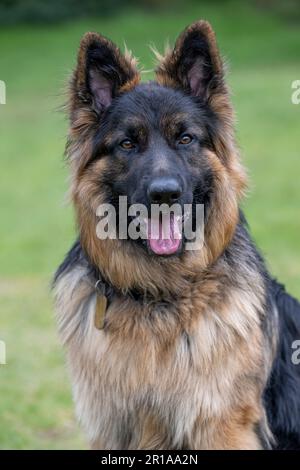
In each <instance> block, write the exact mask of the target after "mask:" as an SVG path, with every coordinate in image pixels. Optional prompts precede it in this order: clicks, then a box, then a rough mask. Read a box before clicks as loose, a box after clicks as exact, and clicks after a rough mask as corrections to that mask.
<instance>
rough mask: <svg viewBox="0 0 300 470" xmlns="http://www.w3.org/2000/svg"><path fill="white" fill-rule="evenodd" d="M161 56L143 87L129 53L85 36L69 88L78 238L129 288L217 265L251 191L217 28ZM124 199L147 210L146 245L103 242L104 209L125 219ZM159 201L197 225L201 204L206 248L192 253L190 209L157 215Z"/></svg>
mask: <svg viewBox="0 0 300 470" xmlns="http://www.w3.org/2000/svg"><path fill="white" fill-rule="evenodd" d="M158 59H159V63H158V66H157V69H156V80H155V81H153V82H148V83H141V82H140V74H139V72H138V69H137V65H136V60H135V59H133V58H132V57H131V55H130V54H129V53H128V52H126V53H125V54H124V55H123V54H122V53H121V52H120V50H119V49H118V48H117V47H116V46H115V45H114V44H113V43H112V42H110V41H109V40H108V39H106V38H104V37H102V36H100V35H98V34H95V33H87V34H86V35H85V36H84V38H83V39H82V41H81V45H80V49H79V54H78V62H77V67H76V70H75V72H74V74H73V77H72V81H71V87H70V103H69V110H70V134H69V141H68V145H67V154H68V155H69V159H70V162H71V168H72V175H73V177H72V197H73V201H74V203H75V207H76V211H77V217H78V223H79V231H80V236H81V241H82V244H83V247H84V248H85V250H86V252H87V254H88V255H89V256H90V258H91V260H92V261H93V262H94V263H95V264H96V265H98V266H99V267H100V268H101V269H102V270H104V273H105V275H106V276H107V277H108V278H110V280H111V281H112V282H114V283H115V284H117V285H118V287H121V288H124V289H126V288H128V287H132V285H144V286H147V285H152V284H153V283H155V278H156V279H157V280H158V279H160V281H159V282H160V283H161V284H163V283H164V282H165V283H166V284H169V283H170V275H171V273H172V272H173V273H174V272H176V269H177V268H178V269H179V268H180V269H181V271H182V270H184V268H186V269H187V271H193V270H194V269H198V268H200V269H203V268H204V267H206V266H207V265H208V264H209V263H211V262H213V261H214V260H215V259H216V258H217V257H218V256H219V255H220V254H221V253H222V252H223V251H224V249H225V248H226V246H227V245H228V243H229V242H230V240H231V238H232V236H233V233H234V230H235V227H236V224H237V221H238V201H239V198H240V196H241V194H242V191H243V188H244V186H245V175H244V172H243V169H242V167H241V165H240V163H239V157H238V153H237V150H236V146H235V142H234V137H233V113H232V108H231V104H230V100H229V96H228V90H227V87H226V84H225V82H224V69H223V64H222V60H221V58H220V55H219V52H218V49H217V44H216V40H215V35H214V33H213V30H212V28H211V26H210V25H209V24H208V23H207V22H205V21H199V22H196V23H194V24H192V25H191V26H189V27H188V28H187V29H186V30H185V31H184V32H183V33H182V34H181V35H180V36H179V38H178V40H177V41H176V44H175V47H174V48H173V49H171V50H168V51H167V52H166V53H165V55H164V56H158ZM120 196H123V197H126V204H127V208H128V207H130V206H131V205H133V204H137V205H143V207H145V208H146V209H147V211H148V212H147V216H146V220H147V222H148V226H147V229H146V237H145V238H142V237H139V238H137V239H134V240H132V239H130V238H129V239H120V237H119V236H117V237H116V239H105V240H101V239H100V238H99V237H98V236H97V230H96V227H97V223H98V218H97V210H98V207H99V206H101V204H102V205H103V204H111V205H112V206H113V207H114V208H115V210H116V214H117V215H118V214H119V210H120V209H119V208H120V206H119V200H120ZM161 204H163V206H164V207H167V208H170V207H171V208H172V207H173V205H174V204H175V205H176V207H177V208H181V209H184V207H186V206H188V207H190V208H191V209H190V211H189V213H188V216H189V217H190V218H191V219H192V221H193V227H194V228H195V223H196V221H195V207H196V205H197V204H202V205H203V206H204V214H205V221H204V222H205V225H204V244H203V246H202V247H201V249H200V250H195V252H188V251H187V250H186V249H185V248H186V238H185V233H184V231H182V221H183V219H184V210H182V214H183V215H182V216H181V215H180V216H178V213H176V215H174V213H171V215H170V217H169V218H166V219H164V218H163V217H161V214H160V215H159V216H157V214H156V215H155V216H153V214H152V212H151V208H152V206H153V205H161ZM144 218H145V217H144ZM130 222H131V217H130V215H128V214H127V217H126V224H127V225H128V224H130ZM149 227H151V228H149ZM118 228H119V227H117V229H118ZM153 228H154V229H156V231H157V233H156V236H153ZM166 233H167V235H165V234H166ZM176 234H178V236H175V235H176ZM164 278H165V281H164Z"/></svg>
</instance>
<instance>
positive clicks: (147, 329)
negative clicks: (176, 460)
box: [56, 265, 265, 449]
mask: <svg viewBox="0 0 300 470" xmlns="http://www.w3.org/2000/svg"><path fill="white" fill-rule="evenodd" d="M85 269H86V268H85V267H83V266H80V265H78V266H75V267H73V269H72V270H70V271H69V272H67V273H64V274H63V275H61V276H60V277H59V278H58V280H57V282H56V300H57V311H58V322H59V330H60V334H61V336H62V340H63V342H64V344H65V346H66V348H67V355H68V359H69V364H70V369H71V376H72V383H73V393H74V400H75V403H76V411H77V415H78V417H79V420H80V421H81V422H82V424H83V426H84V428H85V429H86V432H87V434H88V436H89V440H90V441H91V442H92V443H97V444H96V445H97V446H98V447H99V446H100V447H102V448H103V447H104V448H120V449H121V448H128V447H129V448H153V447H154V448H162V447H165V448H166V447H168V448H180V447H181V448H182V447H184V446H185V447H188V448H209V447H210V448H211V446H213V443H212V442H211V440H214V439H215V436H214V429H211V431H209V423H210V422H213V423H214V425H213V427H214V428H215V427H216V425H217V423H220V425H222V423H223V422H225V421H226V420H228V419H229V417H230V416H232V413H233V411H234V412H236V410H240V414H241V418H240V419H243V416H244V415H247V419H249V423H250V424H251V426H252V425H254V424H255V422H259V421H260V419H261V418H262V416H261V411H260V403H259V393H260V391H261V388H263V385H264V379H265V377H264V376H265V373H264V372H263V371H262V369H261V364H262V354H263V348H262V333H261V329H260V319H259V310H260V304H261V298H260V296H259V292H256V295H254V294H253V293H251V294H247V291H242V290H239V289H237V288H233V287H232V286H231V293H230V296H228V295H226V296H225V295H224V296H223V302H222V303H220V305H219V306H218V303H219V300H212V301H211V302H207V298H206V295H205V294H204V290H207V289H208V286H207V285H205V287H204V288H202V289H201V288H199V284H197V281H195V283H194V284H193V285H191V288H190V290H189V292H187V291H186V292H185V294H184V296H182V298H181V299H177V300H176V302H172V301H170V302H162V301H161V302H152V303H151V302H150V303H149V302H148V303H147V302H145V303H144V304H143V303H140V302H137V301H134V300H132V299H130V298H118V297H117V298H116V299H114V301H113V302H112V304H111V305H110V307H109V309H108V310H107V312H106V326H105V328H104V330H101V331H99V330H97V329H96V328H95V326H94V315H95V304H96V293H95V290H94V286H93V283H92V282H91V281H90V279H89V275H88V272H85ZM209 283H210V285H213V287H211V289H216V292H214V295H213V296H212V299H214V298H216V299H218V297H219V296H220V294H222V293H220V292H217V289H220V285H219V284H212V280H210V281H209ZM256 285H257V283H256ZM211 289H208V292H209V291H210V290H211ZM204 305H205V308H204ZM258 383H259V384H261V385H258ZM233 388H234V389H235V391H236V393H235V394H233V393H232V390H233ZM249 410H251V412H250V418H249ZM199 423H200V424H199ZM201 423H202V425H203V426H204V424H205V431H203V432H201V431H199V430H201V428H202V426H201ZM251 426H250V427H251ZM195 430H197V432H196V431H195ZM218 432H219V430H218ZM99 436H101V442H99ZM254 445H257V443H253V446H254Z"/></svg>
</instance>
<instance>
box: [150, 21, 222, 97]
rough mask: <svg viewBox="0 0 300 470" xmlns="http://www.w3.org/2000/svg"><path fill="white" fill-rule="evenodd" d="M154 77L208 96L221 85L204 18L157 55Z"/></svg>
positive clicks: (210, 31)
mask: <svg viewBox="0 0 300 470" xmlns="http://www.w3.org/2000/svg"><path fill="white" fill-rule="evenodd" d="M156 77H157V81H158V82H159V83H160V84H162V85H165V86H172V87H175V88H182V89H183V90H184V91H185V92H187V93H189V94H191V95H193V96H197V97H199V98H201V99H203V100H207V99H208V98H209V97H210V95H211V94H213V93H214V92H216V91H220V90H222V89H223V86H224V83H223V78H224V72H223V64H222V60H221V58H220V55H219V51H218V47H217V43H216V38H215V34H214V31H213V29H212V27H211V26H210V24H209V23H208V22H207V21H203V20H201V21H197V22H196V23H193V24H192V25H190V26H189V27H187V28H186V29H185V30H184V31H183V32H182V33H181V35H180V36H179V37H178V39H177V41H176V44H175V47H174V49H173V50H170V51H168V52H167V53H166V54H165V56H164V57H160V61H159V64H158V66H157V69H156Z"/></svg>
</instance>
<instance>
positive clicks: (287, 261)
mask: <svg viewBox="0 0 300 470" xmlns="http://www.w3.org/2000/svg"><path fill="white" fill-rule="evenodd" d="M187 5H189V6H188V7H185V9H184V10H183V11H182V10H178V11H177V10H174V11H173V12H172V13H170V12H160V13H152V14H150V13H144V12H139V11H132V12H127V13H126V14H125V13H123V14H121V15H120V16H116V17H113V18H108V19H107V18H105V19H92V20H81V21H76V22H72V23H68V24H61V25H55V26H44V27H29V26H23V27H18V28H10V29H5V28H2V29H1V31H0V44H1V71H0V79H1V80H4V81H5V82H6V86H7V104H6V105H0V120H1V126H0V142H1V160H2V162H1V173H0V207H1V228H0V244H1V245H0V246H1V250H0V298H1V304H0V308H1V317H0V339H2V340H4V341H5V342H6V346H7V362H8V363H7V365H6V366H0V415H1V424H0V448H4V449H8V448H15V449H28V448H33V449H42V448H47V449H54V448H83V447H86V443H85V441H84V437H83V436H82V434H81V432H80V431H79V429H78V427H77V425H76V423H75V420H74V417H73V406H72V403H71V397H70V386H69V381H68V377H67V373H66V370H65V366H64V360H63V353H62V351H61V348H60V345H59V342H58V340H57V337H56V332H55V321H54V318H53V313H52V304H51V297H50V295H49V283H50V279H51V276H52V273H53V272H54V270H55V268H56V266H57V265H58V263H59V262H60V260H61V259H62V256H63V254H64V253H65V252H66V251H67V249H68V247H69V246H70V244H71V241H72V240H73V238H74V236H75V235H74V233H75V231H74V223H73V217H72V210H71V208H70V207H68V206H66V205H65V204H64V203H63V200H64V194H65V191H66V188H67V169H66V168H65V166H64V163H63V159H62V155H63V150H64V141H65V135H66V129H67V123H66V120H65V118H64V116H63V114H62V113H59V112H57V108H58V107H59V106H60V105H61V104H62V103H63V102H64V100H65V96H64V93H63V89H64V84H65V81H66V78H67V76H68V74H69V71H70V70H71V68H72V67H73V65H74V60H75V54H76V48H77V46H78V43H79V39H80V37H81V35H82V34H83V33H84V32H85V31H87V30H97V31H100V32H102V33H103V34H105V35H108V36H109V37H111V38H112V39H113V40H114V41H116V42H118V43H119V44H121V45H122V44H123V41H124V40H126V43H127V46H128V47H129V48H130V49H132V50H133V52H134V53H135V55H137V56H138V57H139V58H140V62H141V63H142V64H143V66H144V69H145V70H148V69H151V68H153V59H152V57H151V54H150V51H149V48H148V47H147V45H148V44H149V43H155V45H156V46H157V47H158V48H159V49H162V48H163V45H164V42H165V40H166V39H167V38H169V40H170V41H173V40H174V39H175V37H176V35H177V34H178V32H179V31H180V30H181V29H182V28H183V27H184V26H185V25H186V24H188V23H189V22H191V21H193V20H195V19H197V18H199V17H204V18H207V19H208V20H210V21H211V22H212V24H213V26H214V28H215V30H216V32H217V35H218V39H219V43H220V45H221V50H222V53H223V54H224V55H225V56H226V58H227V62H229V65H230V73H229V82H230V85H231V88H232V91H233V101H234V105H235V107H236V111H237V118H238V120H237V136H238V142H239V145H240V147H241V152H242V154H243V158H244V161H245V164H246V165H247V167H248V169H249V175H250V180H251V185H250V187H251V190H250V192H249V196H248V198H247V200H246V201H245V203H244V209H245V212H246V215H247V217H248V220H249V223H250V226H251V229H252V232H253V235H254V237H255V239H256V241H257V243H258V244H259V246H260V248H261V250H262V252H263V253H264V255H265V256H266V259H267V261H268V264H269V266H270V269H271V270H272V272H273V273H274V275H276V276H278V277H279V278H280V280H281V281H282V282H284V283H285V284H286V286H287V287H288V289H289V290H290V291H291V292H292V293H294V294H295V295H298V296H299V294H300V292H299V281H300V262H299V261H300V246H299V241H298V240H299V233H300V209H299V208H300V191H299V183H298V175H299V172H300V158H299V150H298V149H299V106H296V105H292V103H291V82H292V81H293V80H296V79H299V78H300V77H299V73H300V72H299V48H300V36H299V31H298V30H297V29H296V28H295V27H294V28H292V27H291V26H289V25H288V24H284V23H282V22H280V20H279V19H277V18H275V17H273V16H272V13H271V12H269V13H268V15H266V14H262V13H261V12H258V11H257V10H254V9H253V8H251V7H249V6H247V4H246V3H244V2H243V3H242V2H240V3H232V2H229V3H228V2H227V3H226V4H225V5H224V3H222V4H221V3H217V4H215V3H212V4H211V5H209V4H208V3H202V4H200V3H199V2H198V3H197V4H196V3H194V4H193V3H191V4H189V3H188V4H187ZM147 78H151V74H147V73H145V79H147Z"/></svg>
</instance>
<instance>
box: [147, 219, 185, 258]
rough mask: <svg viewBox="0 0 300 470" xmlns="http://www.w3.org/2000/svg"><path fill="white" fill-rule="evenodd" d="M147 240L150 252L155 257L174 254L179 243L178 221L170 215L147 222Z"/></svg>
mask: <svg viewBox="0 0 300 470" xmlns="http://www.w3.org/2000/svg"><path fill="white" fill-rule="evenodd" d="M148 239H149V245H150V248H151V250H152V251H153V252H154V253H155V254H157V255H171V254H172V253H175V252H176V251H177V250H178V248H179V246H180V242H181V231H180V227H179V223H178V219H177V218H176V217H174V216H173V214H171V216H170V217H162V221H161V220H159V219H158V218H156V219H154V218H153V219H149V220H148Z"/></svg>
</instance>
